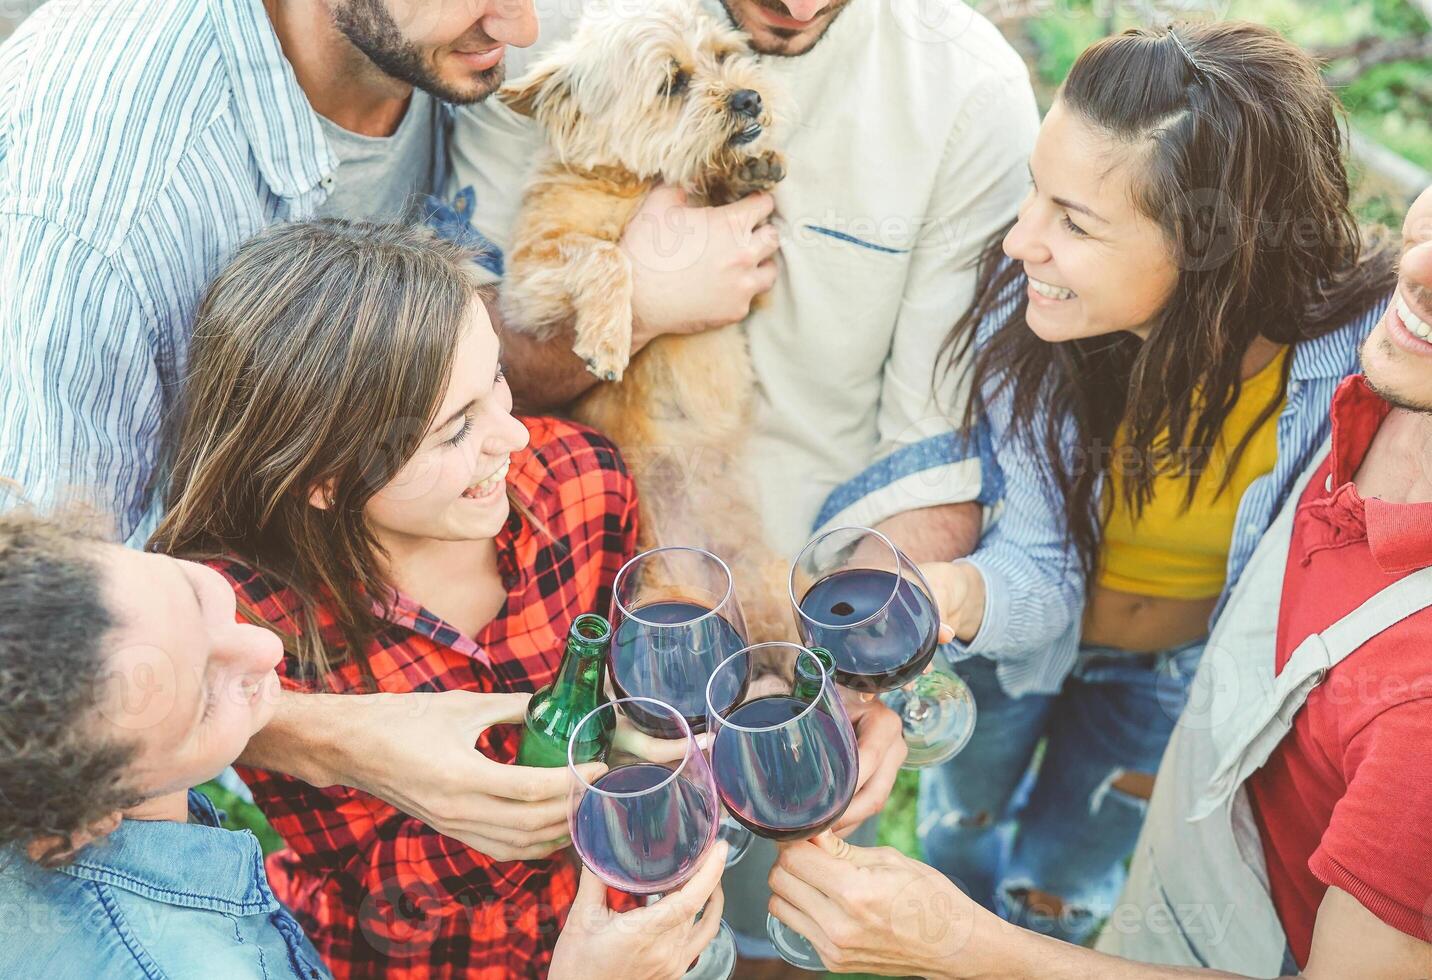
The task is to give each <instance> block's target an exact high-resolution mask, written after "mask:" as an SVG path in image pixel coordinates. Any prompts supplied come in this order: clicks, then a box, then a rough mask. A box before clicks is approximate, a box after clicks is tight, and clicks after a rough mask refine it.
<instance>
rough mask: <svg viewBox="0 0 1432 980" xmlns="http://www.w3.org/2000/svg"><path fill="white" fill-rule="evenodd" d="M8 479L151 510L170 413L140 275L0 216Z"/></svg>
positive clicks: (2, 456) (93, 501)
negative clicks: (137, 283)
mask: <svg viewBox="0 0 1432 980" xmlns="http://www.w3.org/2000/svg"><path fill="white" fill-rule="evenodd" d="M0 282H4V283H5V284H6V287H5V289H4V290H0V323H4V324H5V328H6V332H7V335H8V337H9V338H10V339H11V340H12V341H13V342H14V343H15V349H14V350H13V351H11V352H10V353H9V354H8V356H7V357H5V358H4V359H3V360H0V399H3V401H0V405H3V412H0V476H3V477H5V478H7V479H8V480H10V481H13V482H14V484H15V487H14V489H16V490H18V492H19V493H20V494H22V495H23V497H24V499H25V500H27V501H28V502H29V503H31V504H33V505H35V506H37V507H42V508H50V507H55V506H63V505H66V504H72V503H81V504H86V505H89V506H93V507H95V508H97V509H99V510H100V512H101V513H105V514H110V515H113V517H114V520H115V522H116V526H115V527H114V529H113V530H114V532H115V537H116V538H117V539H123V538H125V537H127V536H128V535H129V533H130V532H131V531H132V530H133V529H134V527H135V526H136V525H137V524H138V522H139V520H140V518H141V516H142V515H143V513H144V509H145V495H146V494H145V490H146V485H147V481H148V479H149V477H150V474H151V471H152V469H153V465H154V456H155V453H156V451H157V445H158V434H159V421H160V379H159V374H158V369H157V368H156V357H157V356H158V353H159V352H158V351H156V350H155V341H154V337H155V334H156V331H155V325H154V323H153V321H152V317H151V316H150V315H148V314H147V313H146V310H145V304H144V303H143V302H142V300H141V298H140V296H139V295H138V294H137V292H136V291H135V289H134V287H133V284H132V282H131V281H130V279H129V277H128V276H126V275H125V274H124V273H123V272H122V271H121V270H119V269H117V268H115V266H114V265H113V264H112V263H111V262H110V261H109V260H108V259H107V258H106V257H105V256H104V255H102V254H100V253H99V252H97V251H96V250H94V249H93V248H91V247H90V246H89V245H87V244H86V243H85V242H83V241H82V240H81V239H79V238H78V237H77V236H75V235H73V234H72V233H70V232H67V231H65V230H64V229H62V228H60V227H59V226H57V225H54V224H52V223H50V222H47V221H45V220H44V219H42V218H37V217H33V216H29V215H15V214H8V215H0Z"/></svg>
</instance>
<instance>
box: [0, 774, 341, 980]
mask: <svg viewBox="0 0 1432 980" xmlns="http://www.w3.org/2000/svg"><path fill="white" fill-rule="evenodd" d="M189 821H190V822H189V823H174V822H171V821H141V820H126V821H124V822H123V823H121V824H120V826H119V828H118V829H117V830H115V832H114V833H113V834H111V835H110V836H109V837H108V838H107V839H105V840H103V841H100V842H97V843H95V844H92V845H90V846H89V847H86V848H85V849H83V850H82V851H80V853H79V856H78V857H77V858H76V859H75V860H74V861H73V862H72V863H70V864H68V865H66V866H64V867H62V868H58V869H53V870H51V869H47V868H42V867H40V866H39V865H36V864H34V863H33V862H31V861H30V860H29V859H28V858H26V857H25V856H24V855H23V854H19V853H16V852H14V851H10V852H0V862H3V863H0V976H3V977H7V978H10V977H14V978H17V980H18V978H26V980H28V978H32V977H36V978H38V977H45V978H46V980H94V978H96V977H103V978H105V980H131V978H133V980H140V978H143V980H161V978H165V980H167V978H174V980H180V978H189V977H223V978H224V980H246V978H250V977H252V978H263V980H280V978H282V980H295V978H302V980H325V978H329V977H330V976H331V974H330V973H329V972H328V969H327V967H325V966H324V965H323V962H322V960H320V959H319V958H318V953H317V952H316V951H315V950H314V948H313V946H312V944H310V943H309V941H308V939H307V937H306V936H304V934H303V930H302V929H300V928H299V925H298V923H297V922H295V921H294V919H293V917H292V916H291V915H290V914H289V913H288V910H287V909H285V908H284V907H283V906H282V905H280V904H279V902H278V900H277V899H276V898H274V894H273V892H272V891H270V890H269V886H268V879H267V877H266V876H265V874H264V863H263V852H262V851H261V850H260V848H259V842H258V840H257V839H256V838H255V837H254V835H253V834H251V833H249V832H248V831H231V830H224V829H223V828H222V827H220V826H219V816H218V813H217V812H216V811H215V810H214V807H213V805H212V804H211V803H210V802H209V801H208V800H207V799H206V798H205V797H203V796H202V795H201V794H199V793H196V792H193V791H190V793H189Z"/></svg>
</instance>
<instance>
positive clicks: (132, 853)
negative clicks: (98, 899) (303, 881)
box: [59, 790, 279, 915]
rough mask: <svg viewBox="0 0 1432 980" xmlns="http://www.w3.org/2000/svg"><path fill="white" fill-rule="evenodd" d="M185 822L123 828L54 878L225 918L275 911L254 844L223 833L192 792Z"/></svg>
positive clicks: (245, 834) (240, 834)
mask: <svg viewBox="0 0 1432 980" xmlns="http://www.w3.org/2000/svg"><path fill="white" fill-rule="evenodd" d="M189 821H190V822H189V823H175V822H173V821H170V820H125V821H123V822H121V823H120V825H119V827H118V828H117V829H116V830H115V831H114V833H112V834H110V835H109V836H108V837H107V838H105V839H104V840H102V841H99V842H97V843H95V844H91V845H90V846H89V847H86V848H84V849H83V850H81V851H80V853H79V856H78V857H77V858H76V859H75V860H74V861H73V862H71V863H70V864H68V865H66V866H64V867H62V868H60V869H59V870H60V871H62V872H63V873H65V874H67V875H70V876H71V877H74V878H80V879H84V880H86V881H96V882H101V883H103V884H107V885H113V886H114V887H116V888H123V889H125V890H126V891H130V892H134V893H135V894H137V895H142V896H143V897H145V898H148V899H150V900H152V901H155V902H162V903H164V904H166V905H178V906H182V907H184V908H193V909H207V910H210V911H215V912H225V913H228V914H230V915H258V914H267V913H270V912H276V911H278V908H279V904H278V900H277V899H276V898H274V894H273V892H272V891H271V890H270V889H269V886H268V878H267V876H266V875H265V873H264V857H263V850H262V848H260V847H259V842H258V838H256V837H254V835H253V834H251V833H250V832H249V831H247V830H240V831H234V830H225V829H223V828H222V827H220V826H219V814H218V812H217V811H216V810H215V809H214V806H213V804H211V803H210V802H209V801H208V799H207V798H205V797H204V796H203V795H202V794H200V793H198V792H195V791H194V790H190V791H189Z"/></svg>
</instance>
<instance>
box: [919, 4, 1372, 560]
mask: <svg viewBox="0 0 1432 980" xmlns="http://www.w3.org/2000/svg"><path fill="white" fill-rule="evenodd" d="M1059 98H1060V99H1061V101H1062V104H1063V105H1064V106H1065V107H1066V108H1067V109H1069V110H1070V111H1071V112H1072V113H1074V114H1075V115H1077V116H1078V117H1080V118H1082V119H1083V120H1084V121H1085V122H1087V123H1089V124H1090V125H1092V126H1093V127H1094V128H1095V129H1097V130H1099V131H1101V132H1103V133H1106V134H1108V135H1109V136H1110V137H1111V138H1112V139H1114V140H1116V141H1118V142H1119V143H1120V144H1121V145H1123V146H1126V147H1128V148H1129V150H1130V152H1131V154H1134V153H1137V154H1139V156H1138V157H1137V158H1138V159H1140V160H1141V166H1140V170H1141V174H1140V176H1139V177H1138V178H1136V180H1135V202H1136V205H1137V207H1138V208H1139V210H1140V211H1141V212H1142V213H1143V214H1145V215H1147V216H1148V217H1149V218H1150V219H1151V220H1153V221H1155V222H1157V224H1158V225H1159V226H1160V228H1161V229H1162V231H1163V233H1164V235H1165V238H1166V240H1167V241H1168V242H1169V244H1170V247H1171V250H1172V252H1173V256H1174V261H1175V263H1176V264H1177V266H1178V270H1179V274H1178V280H1177V284H1176V285H1175V287H1174V291H1173V294H1172V296H1171V298H1170V299H1169V301H1168V303H1167V304H1166V306H1165V307H1164V309H1163V310H1162V312H1161V313H1160V314H1159V316H1158V317H1157V318H1156V319H1155V321H1154V323H1153V326H1152V329H1151V332H1150V333H1149V336H1148V338H1147V340H1142V341H1141V340H1140V339H1139V338H1138V337H1136V336H1134V335H1133V334H1127V333H1121V334H1114V335H1109V336H1101V337H1091V338H1085V339H1080V340H1073V341H1068V342H1063V343H1049V342H1047V341H1044V340H1041V339H1040V338H1039V337H1038V336H1036V335H1035V334H1034V332H1033V331H1031V330H1030V329H1029V326H1028V324H1027V323H1026V321H1025V314H1026V310H1027V304H1028V301H1027V298H1026V296H1025V294H1024V293H1023V290H1022V289H1020V290H1019V292H1018V294H1017V296H1018V298H1017V300H1014V297H1015V295H1016V293H1015V290H1016V288H1017V287H1019V286H1021V285H1022V280H1023V269H1022V268H1021V267H1020V265H1019V263H1016V262H1012V261H1010V260H1009V259H1007V258H1006V257H1005V256H1004V254H1003V250H1002V247H1001V244H1002V240H1003V238H1004V235H1005V233H1006V232H1007V231H1008V228H1006V229H1005V231H1004V232H1001V233H1000V234H999V235H997V236H995V237H994V238H992V239H991V240H990V242H989V243H988V245H987V246H986V248H985V250H984V253H983V255H982V257H981V259H980V264H979V270H978V285H977V287H976V294H975V295H976V297H977V298H976V301H975V303H974V305H973V306H972V307H971V308H970V309H969V310H968V311H967V312H966V313H965V314H964V315H963V316H962V317H961V318H960V320H959V322H958V323H956V324H955V327H954V329H953V331H952V332H951V334H950V336H949V337H948V338H947V339H946V341H945V348H944V351H943V352H942V358H941V363H942V364H943V365H944V368H945V369H948V370H956V369H959V368H960V366H961V365H966V366H969V367H970V368H971V380H972V384H973V395H972V397H971V398H970V400H969V402H968V405H967V409H966V416H965V426H966V428H967V429H970V428H971V427H972V426H973V424H974V420H975V419H976V418H977V417H978V415H979V414H980V413H981V412H983V410H984V408H985V402H986V397H987V396H988V395H990V394H991V393H992V392H994V391H998V390H1002V389H1003V386H1005V385H1010V386H1012V392H1011V394H1012V398H1013V401H1012V409H1013V431H1012V432H1011V433H1010V434H1009V436H1008V438H1015V439H1023V440H1025V442H1026V444H1027V445H1028V446H1029V447H1030V448H1031V451H1032V452H1033V453H1034V455H1035V456H1036V458H1037V459H1039V460H1040V463H1041V466H1042V468H1043V470H1044V473H1043V475H1044V477H1045V478H1046V479H1048V480H1050V481H1051V483H1052V484H1053V486H1054V487H1055V488H1056V489H1057V490H1058V491H1059V492H1060V494H1061V495H1062V497H1063V499H1064V500H1065V501H1066V513H1067V518H1068V535H1069V539H1070V540H1071V541H1072V543H1073V545H1074V547H1075V549H1076V551H1077V553H1078V555H1079V560H1080V563H1081V565H1082V567H1083V570H1084V572H1085V574H1086V575H1088V576H1092V575H1093V574H1094V572H1095V570H1096V565H1097V555H1098V546H1099V538H1100V528H1101V526H1102V517H1103V515H1102V514H1101V507H1100V502H1099V501H1098V500H1096V499H1095V498H1096V493H1095V491H1096V489H1097V487H1098V485H1099V480H1100V478H1101V476H1103V475H1104V473H1105V472H1107V471H1108V469H1109V464H1110V456H1111V453H1110V452H1109V447H1110V446H1111V445H1112V444H1113V441H1114V438H1115V436H1116V434H1117V433H1118V430H1119V427H1120V426H1121V425H1123V426H1125V427H1126V428H1125V431H1124V433H1123V436H1122V440H1123V444H1124V445H1126V446H1128V447H1129V449H1130V451H1131V453H1132V454H1136V456H1135V458H1138V459H1141V460H1154V459H1160V458H1163V459H1170V458H1171V459H1182V460H1193V459H1200V458H1206V456H1207V451H1208V450H1209V449H1210V448H1211V447H1213V446H1214V445H1215V444H1217V443H1218V441H1219V435H1220V433H1221V432H1222V430H1223V427H1224V422H1225V420H1226V419H1227V417H1228V414H1229V412H1230V410H1231V409H1232V408H1233V406H1234V404H1235V403H1236V402H1237V401H1238V397H1239V394H1240V393H1241V391H1242V365H1243V359H1244V355H1245V354H1246V352H1247V351H1248V348H1249V345H1250V344H1251V343H1252V342H1253V341H1254V340H1255V339H1256V338H1257V337H1259V336H1263V337H1266V338H1268V339H1269V340H1272V341H1274V342H1276V343H1279V344H1294V343H1297V342H1299V341H1304V340H1309V339H1313V338H1316V337H1321V336H1323V335H1325V334H1327V333H1330V332H1332V331H1333V330H1336V329H1337V328H1338V327H1340V326H1342V325H1343V324H1345V323H1347V322H1348V320H1350V319H1351V318H1352V317H1353V316H1354V315H1356V314H1358V313H1361V312H1363V311H1365V310H1367V309H1369V308H1370V307H1371V306H1372V305H1373V304H1374V303H1376V302H1377V301H1378V300H1380V299H1382V298H1384V297H1385V296H1386V295H1387V294H1389V293H1390V292H1391V290H1392V287H1393V284H1394V282H1395V278H1396V273H1395V261H1396V259H1395V254H1394V252H1393V250H1392V249H1391V248H1390V247H1389V246H1390V243H1389V242H1388V241H1387V240H1386V239H1385V237H1384V236H1382V235H1380V234H1374V235H1372V236H1370V237H1369V239H1368V240H1366V241H1365V240H1364V238H1363V235H1362V232H1361V230H1360V229H1359V227H1358V225H1357V221H1356V219H1355V218H1354V217H1353V215H1352V212H1351V210H1350V207H1349V192H1348V178H1347V172H1346V169H1345V167H1344V163H1343V137H1342V132H1341V130H1340V129H1339V126H1338V117H1339V112H1340V107H1339V105H1338V102H1337V99H1336V97H1335V96H1334V95H1333V93H1332V91H1331V90H1330V89H1329V88H1328V87H1327V85H1326V84H1325V83H1324V82H1323V80H1322V78H1321V76H1320V74H1319V71H1318V65H1317V64H1316V62H1314V61H1313V59H1311V58H1310V57H1309V56H1307V55H1306V54H1304V53H1303V52H1302V51H1301V50H1300V49H1299V48H1297V47H1296V46H1294V45H1293V44H1291V43H1289V42H1288V41H1286V40H1285V39H1284V38H1282V37H1281V36H1280V35H1278V34H1277V33H1276V32H1274V31H1271V30H1269V29H1267V28H1264V27H1260V26H1258V25H1256V24H1250V23H1241V22H1227V23H1217V24H1207V25H1197V26H1180V27H1178V28H1174V29H1170V30H1168V31H1161V32H1151V31H1144V30H1130V31H1125V32H1124V33H1123V34H1120V35H1116V36H1114V37H1109V38H1105V39H1104V40H1102V41H1100V42H1098V43H1097V44H1095V45H1093V46H1092V47H1090V48H1089V49H1088V50H1086V51H1085V52H1084V53H1083V54H1082V55H1081V56H1080V57H1079V59H1078V61H1077V62H1076V63H1075V65H1074V67H1073V69H1072V70H1071V71H1070V73H1069V77H1068V78H1067V79H1066V81H1065V82H1064V85H1063V87H1062V89H1061V91H1060V96H1059ZM1011 227H1012V226H1011ZM1012 301H1013V302H1014V307H1013V313H1012V314H1010V315H1009V316H1008V317H1007V318H1006V319H1005V320H1004V321H1003V323H1002V324H1000V325H999V326H998V328H997V330H996V331H995V332H994V333H993V334H992V335H991V336H990V337H989V339H988V341H987V342H986V341H983V340H982V341H981V343H980V344H979V345H978V348H977V349H975V350H974V355H973V358H970V356H969V354H970V351H971V349H972V348H975V335H976V332H977V331H978V329H979V326H980V324H981V323H982V322H983V321H985V320H986V318H988V317H992V316H996V315H998V314H999V312H1000V311H1001V309H1002V308H1004V307H1006V306H1008V305H1009V304H1010V303H1011V302H1012ZM1291 362H1292V359H1291V358H1289V359H1288V365H1291ZM1284 370H1285V376H1284V378H1283V385H1286V380H1287V378H1286V370H1287V365H1285V369H1284ZM1281 390H1282V389H1281V388H1280V391H1281ZM1279 400H1280V399H1279ZM1277 404H1278V401H1277V400H1275V401H1273V402H1271V403H1270V404H1269V405H1268V406H1267V408H1266V409H1265V410H1264V414H1263V416H1262V417H1261V418H1260V420H1259V422H1260V424H1261V421H1262V420H1263V419H1266V418H1267V417H1268V415H1269V414H1271V413H1272V412H1273V411H1274V410H1275V408H1276V405H1277ZM1036 419H1041V420H1042V423H1036V421H1035V420H1036ZM1071 420H1072V423H1073V425H1074V427H1075V431H1076V434H1077V436H1076V437H1077V443H1078V445H1077V450H1076V452H1075V453H1074V454H1073V458H1071V455H1070V451H1069V447H1067V446H1066V444H1065V442H1066V429H1065V426H1066V425H1067V424H1068V423H1069V422H1070V421H1071ZM1257 428H1258V425H1254V426H1253V427H1252V428H1251V429H1250V432H1249V433H1247V434H1245V435H1244V436H1243V441H1242V442H1240V443H1239V444H1238V445H1237V446H1236V447H1235V449H1234V451H1233V452H1232V453H1231V454H1230V455H1231V459H1232V463H1231V464H1230V466H1229V467H1228V472H1229V473H1231V472H1232V470H1233V465H1236V461H1237V458H1238V456H1239V455H1241V453H1242V452H1243V451H1244V449H1245V448H1246V446H1247V442H1248V439H1249V438H1251V436H1252V434H1253V432H1252V430H1256V429H1257ZM1121 455H1122V454H1121ZM1158 472H1159V470H1158V468H1157V467H1156V466H1138V467H1132V468H1130V471H1129V472H1128V473H1126V474H1125V473H1123V471H1121V475H1123V476H1124V477H1125V478H1124V479H1123V480H1122V488H1123V493H1124V495H1125V497H1126V503H1127V504H1128V506H1130V507H1131V508H1132V510H1133V512H1134V513H1135V514H1136V515H1137V514H1139V513H1141V512H1142V510H1143V508H1144V506H1145V505H1146V504H1147V503H1148V502H1149V501H1150V500H1151V499H1152V496H1153V489H1154V480H1155V478H1156V477H1157V475H1158ZM1189 475H1190V479H1189V484H1188V487H1187V497H1186V500H1185V504H1187V503H1189V502H1191V501H1192V499H1193V495H1194V491H1195V490H1196V489H1197V486H1198V481H1199V477H1200V473H1199V470H1198V469H1197V468H1193V469H1192V470H1191V471H1190V474H1189ZM1225 479H1226V478H1225ZM1109 503H1112V501H1110V502H1109Z"/></svg>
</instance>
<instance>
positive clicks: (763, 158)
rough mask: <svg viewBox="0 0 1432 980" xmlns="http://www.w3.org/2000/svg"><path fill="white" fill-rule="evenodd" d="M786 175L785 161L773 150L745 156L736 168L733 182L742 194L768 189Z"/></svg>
mask: <svg viewBox="0 0 1432 980" xmlns="http://www.w3.org/2000/svg"><path fill="white" fill-rule="evenodd" d="M785 177H786V161H785V158H784V157H783V156H781V155H780V154H779V153H777V152H776V151H775V150H767V151H766V152H765V153H762V154H760V155H759V156H753V157H747V158H746V159H745V160H743V161H741V166H740V167H739V168H738V169H737V170H736V176H735V184H736V186H737V188H738V189H739V190H740V191H741V194H742V196H745V195H746V194H754V193H756V192H757V191H768V190H770V189H771V188H772V187H775V186H776V185H777V184H779V183H780V182H781V181H782V180H784V179H785Z"/></svg>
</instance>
